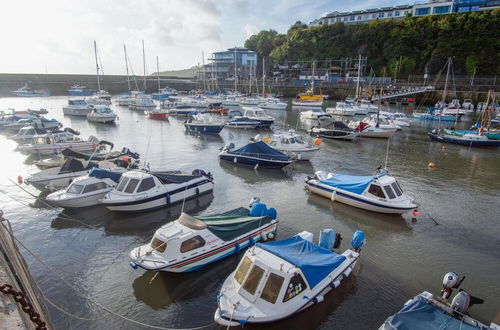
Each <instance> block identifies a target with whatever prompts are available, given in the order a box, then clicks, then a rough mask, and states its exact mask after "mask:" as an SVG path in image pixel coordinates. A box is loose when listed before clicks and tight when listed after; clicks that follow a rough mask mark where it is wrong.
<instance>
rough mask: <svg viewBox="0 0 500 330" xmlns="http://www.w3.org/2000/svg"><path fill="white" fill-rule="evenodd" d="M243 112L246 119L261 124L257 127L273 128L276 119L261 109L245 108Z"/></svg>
mask: <svg viewBox="0 0 500 330" xmlns="http://www.w3.org/2000/svg"><path fill="white" fill-rule="evenodd" d="M243 110H244V111H245V112H244V114H243V116H244V117H247V118H248V119H250V120H255V121H258V122H259V125H258V126H257V127H271V125H272V124H274V118H273V117H272V116H270V115H268V114H267V113H266V112H265V111H264V110H262V109H261V108H259V107H243Z"/></svg>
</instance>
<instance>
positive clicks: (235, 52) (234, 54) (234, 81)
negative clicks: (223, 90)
mask: <svg viewBox="0 0 500 330" xmlns="http://www.w3.org/2000/svg"><path fill="white" fill-rule="evenodd" d="M236 77H237V75H236V46H234V92H235V93H236Z"/></svg>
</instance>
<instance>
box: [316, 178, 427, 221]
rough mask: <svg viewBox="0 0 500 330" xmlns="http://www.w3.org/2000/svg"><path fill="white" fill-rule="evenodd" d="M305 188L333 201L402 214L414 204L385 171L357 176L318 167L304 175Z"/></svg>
mask: <svg viewBox="0 0 500 330" xmlns="http://www.w3.org/2000/svg"><path fill="white" fill-rule="evenodd" d="M306 188H307V189H309V191H310V192H312V193H315V194H318V195H320V196H323V197H326V198H329V199H331V200H332V201H338V202H340V203H344V204H347V205H351V206H354V207H358V208H361V209H364V210H368V211H373V212H380V213H395V214H403V213H406V212H409V211H412V210H415V209H416V208H417V205H415V203H414V202H413V199H412V198H411V197H410V196H408V195H407V194H406V193H404V192H403V189H402V188H401V186H400V185H399V183H398V182H397V180H396V179H395V178H394V177H392V176H390V175H389V174H388V173H386V172H382V173H378V174H375V175H369V176H360V175H347V174H338V173H326V172H323V171H318V172H316V174H315V176H314V177H312V178H311V177H308V178H307V180H306Z"/></svg>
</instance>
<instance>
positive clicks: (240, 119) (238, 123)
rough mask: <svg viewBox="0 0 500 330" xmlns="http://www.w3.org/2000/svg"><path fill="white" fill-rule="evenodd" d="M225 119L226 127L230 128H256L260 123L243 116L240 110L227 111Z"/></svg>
mask: <svg viewBox="0 0 500 330" xmlns="http://www.w3.org/2000/svg"><path fill="white" fill-rule="evenodd" d="M227 118H228V119H227V121H226V127H231V128H243V129H246V128H256V127H257V126H259V124H260V121H257V120H252V119H250V118H248V117H245V116H243V114H242V113H241V111H240V110H229V112H228V114H227Z"/></svg>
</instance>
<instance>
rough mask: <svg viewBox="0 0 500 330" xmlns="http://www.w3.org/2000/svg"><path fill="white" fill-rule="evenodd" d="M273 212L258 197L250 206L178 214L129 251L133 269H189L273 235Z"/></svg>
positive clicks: (275, 225)
mask: <svg viewBox="0 0 500 330" xmlns="http://www.w3.org/2000/svg"><path fill="white" fill-rule="evenodd" d="M276 217H277V212H276V210H275V209H273V208H269V209H268V208H267V206H266V205H265V204H263V203H261V202H260V201H258V199H253V200H252V202H251V204H250V209H248V208H245V207H239V208H236V209H232V210H229V211H226V212H222V213H215V214H209V215H204V216H191V215H188V214H186V213H182V214H181V216H180V217H179V218H178V219H177V220H175V221H173V222H170V223H167V224H166V225H164V226H162V227H160V228H159V229H158V230H157V231H156V232H155V234H154V235H153V238H152V240H151V242H150V243H149V244H146V245H143V246H139V247H137V248H135V249H133V250H132V251H131V252H130V255H129V256H130V259H131V261H132V262H131V265H132V267H133V268H137V267H141V268H143V269H146V270H154V271H166V272H174V273H181V272H190V271H193V270H196V269H199V268H201V267H204V266H206V265H208V264H210V263H212V262H215V261H217V260H220V259H222V258H225V257H228V256H230V255H232V254H234V253H238V252H240V251H242V250H243V249H245V248H247V247H248V246H252V245H254V244H255V242H257V241H260V240H267V239H268V238H273V237H274V236H275V235H276V230H277V228H276V227H277V224H278V220H276Z"/></svg>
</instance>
